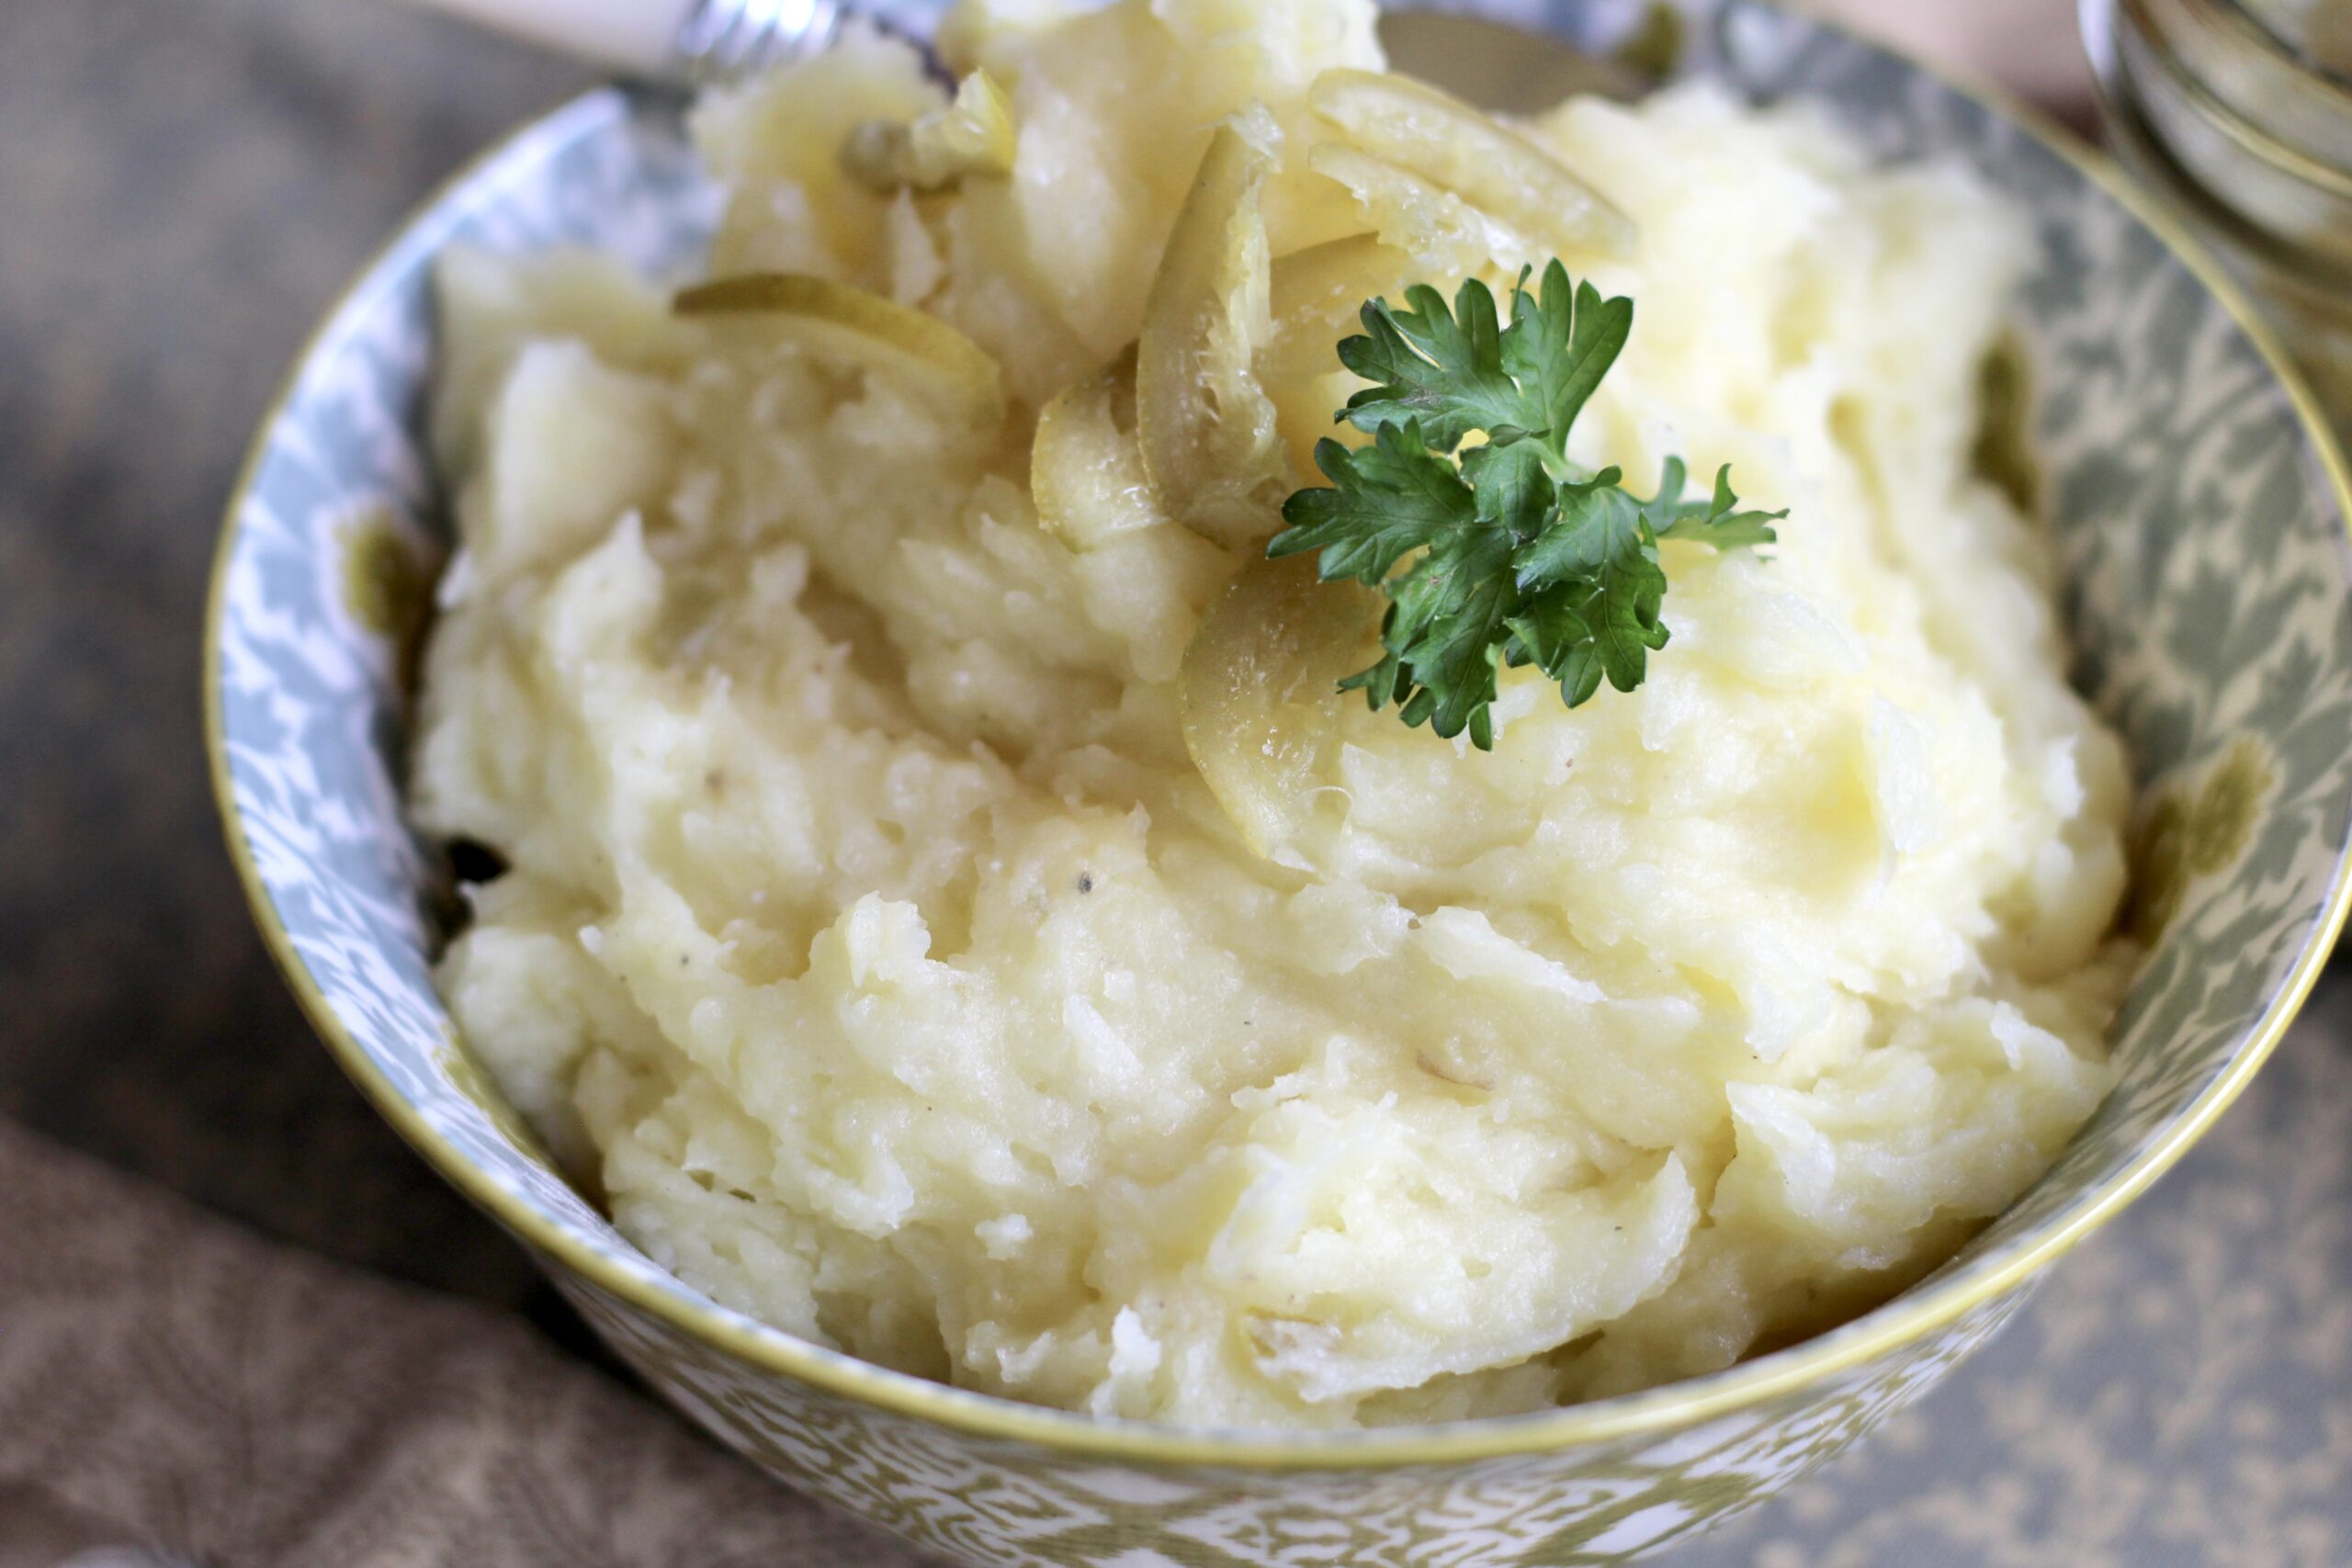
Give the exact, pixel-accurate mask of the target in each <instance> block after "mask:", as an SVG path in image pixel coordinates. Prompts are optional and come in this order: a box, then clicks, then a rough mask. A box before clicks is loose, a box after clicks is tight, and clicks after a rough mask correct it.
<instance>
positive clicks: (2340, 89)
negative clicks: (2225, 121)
mask: <svg viewBox="0 0 2352 1568" xmlns="http://www.w3.org/2000/svg"><path fill="white" fill-rule="evenodd" d="M2204 3H2205V4H2208V5H2210V6H2212V7H2213V9H2214V11H2215V12H2216V13H2217V14H2219V15H2221V16H2222V17H2226V18H2227V19H2228V20H2229V23H2230V25H2231V26H2233V28H2236V29H2238V30H2239V31H2241V32H2243V33H2244V34H2245V36H2246V37H2247V38H2248V39H2249V40H2250V41H2252V42H2253V43H2254V44H2255V45H2256V47H2258V48H2260V49H2262V50H2263V51H2265V52H2267V53H2268V54H2270V55H2273V56H2275V57H2276V58H2278V60H2280V61H2282V62H2285V63H2287V64H2289V65H2290V66H2292V67H2294V68H2295V69H2296V70H2297V71H2299V72H2301V73H2304V74H2305V75H2307V76H2310V77H2311V78H2312V79H2313V80H2314V81H2316V82H2318V83H2319V84H2320V85H2323V86H2324V87H2326V88H2328V89H2329V90H2330V91H2332V92H2335V93H2337V94H2340V95H2342V96H2343V98H2344V100H2345V107H2346V109H2347V110H2352V76H2347V75H2346V74H2345V73H2343V72H2341V71H2339V70H2337V69H2336V68H2335V66H2332V65H2330V64H2328V63H2327V62H2325V61H2323V60H2320V59H2317V58H2315V57H2313V56H2312V55H2311V54H2309V53H2306V52H2305V51H2303V50H2302V49H2301V48H2300V47H2298V46H2297V45H2296V43H2295V40H2294V39H2290V38H2289V37H2287V36H2286V35H2285V34H2283V33H2281V32H2280V31H2279V30H2278V28H2277V27H2275V26H2274V25H2272V23H2270V22H2269V21H2268V20H2267V19H2266V18H2265V17H2263V15H2262V13H2261V12H2259V11H2257V10H2256V9H2254V8H2253V7H2252V6H2248V5H2247V4H2246V3H2245V0H2204Z"/></svg>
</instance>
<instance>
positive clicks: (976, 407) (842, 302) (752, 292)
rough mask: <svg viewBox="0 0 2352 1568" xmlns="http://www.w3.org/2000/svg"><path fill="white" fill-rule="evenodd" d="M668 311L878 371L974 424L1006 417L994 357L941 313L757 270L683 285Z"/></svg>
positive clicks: (827, 283)
mask: <svg viewBox="0 0 2352 1568" xmlns="http://www.w3.org/2000/svg"><path fill="white" fill-rule="evenodd" d="M671 309H673V310H675V311H676V312H677V313H678V314H679V315H681V316H684V317H687V318H690V319H697V320H702V321H709V322H710V323H712V324H713V325H714V326H716V325H719V324H721V323H724V324H725V325H726V326H727V327H728V328H729V330H733V331H740V332H755V333H766V334H771V335H773V337H775V339H777V340H779V341H783V342H789V343H795V344H800V345H801V346H803V347H805V348H807V349H808V350H809V352H811V353H813V354H818V355H824V356H826V357H828V358H831V359H836V360H842V361H846V362H847V363H849V364H852V365H856V366H860V367H865V368H868V369H872V370H877V371H880V372H881V373H883V374H884V375H888V376H893V377H897V378H900V379H902V380H904V381H905V382H907V383H908V384H909V385H910V386H912V387H915V388H917V389H920V390H921V391H922V393H923V394H924V395H926V396H927V397H929V398H930V399H931V400H933V401H935V402H938V403H940V404H941V405H942V406H944V408H946V409H947V410H949V411H950V412H954V413H956V414H958V415H960V416H962V417H963V418H966V419H967V420H969V421H970V422H971V423H975V424H993V423H997V422H998V421H1000V420H1001V419H1002V418H1003V417H1004V386H1003V377H1002V374H1001V371H1000V370H999V368H998V366H997V362H996V360H995V359H994V358H993V357H992V356H991V355H989V352H988V351H987V350H986V349H984V348H982V347H981V346H980V345H979V344H976V343H974V342H973V341H972V340H971V339H970V338H967V337H966V336H965V335H964V334H963V333H959V332H957V331H956V329H955V328H954V327H951V326H949V325H948V324H947V323H946V322H945V321H941V320H940V319H939V318H938V317H936V316H932V315H926V314H925V313H924V312H922V311H921V310H909V309H908V308H907V307H906V306H904V305H900V304H897V303H895V302H893V301H891V300H888V299H883V298H882V297H881V296H880V295H878V294H868V293H867V292H866V291H865V290H864V289H862V288H850V287H848V286H847V285H846V284H840V283H833V282H830V281H828V280H827V279H825V278H821V277H811V276H808V275H806V274H804V273H791V272H753V273H744V274H741V275H740V276H735V277H722V278H718V279H717V280H715V281H713V282H710V283H705V284H699V285H697V286H695V288H688V289H684V290H683V291H681V292H680V293H679V295H678V297H677V298H676V299H674V300H673V301H672V302H671Z"/></svg>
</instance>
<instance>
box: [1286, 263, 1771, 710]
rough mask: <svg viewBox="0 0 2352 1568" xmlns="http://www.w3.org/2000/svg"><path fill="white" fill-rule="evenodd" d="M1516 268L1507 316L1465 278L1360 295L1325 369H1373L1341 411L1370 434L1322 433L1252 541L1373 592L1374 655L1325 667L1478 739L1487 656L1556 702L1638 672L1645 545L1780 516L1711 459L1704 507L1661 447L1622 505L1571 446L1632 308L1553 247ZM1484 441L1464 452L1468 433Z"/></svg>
mask: <svg viewBox="0 0 2352 1568" xmlns="http://www.w3.org/2000/svg"><path fill="white" fill-rule="evenodd" d="M1527 277H1528V275H1527V274H1525V273H1522V274H1521V276H1520V279H1519V282H1518V284H1517V286H1516V287H1514V288H1513V289H1512V292H1511V304H1510V325H1509V326H1508V327H1506V326H1503V325H1502V324H1501V318H1500V315H1499V313H1498V310H1496V306H1495V299H1494V295H1493V293H1492V292H1491V291H1490V290H1489V289H1488V288H1487V286H1486V285H1485V284H1484V283H1482V282H1480V281H1478V280H1477V279H1476V278H1472V279H1470V280H1468V281H1466V282H1464V284H1463V285H1462V286H1461V288H1459V289H1457V290H1456V291H1455V294H1454V299H1453V305H1452V307H1451V308H1449V307H1448V306H1447V304H1446V301H1445V297H1444V296H1443V295H1442V294H1440V293H1439V292H1438V291H1437V290H1436V289H1435V288H1430V286H1429V285H1427V284H1415V285H1414V286H1413V287H1412V288H1408V289H1407V290H1406V291H1405V303H1406V308H1405V309H1404V310H1397V309H1395V308H1393V307H1392V306H1390V305H1389V303H1388V302H1387V301H1386V300H1385V299H1374V300H1372V301H1370V302H1369V303H1367V304H1366V305H1365V306H1364V308H1363V324H1364V333H1363V335H1362V336H1360V337H1351V338H1349V339H1347V340H1346V341H1345V342H1343V343H1341V344H1340V348H1339V353H1340V363H1341V364H1343V365H1345V366H1346V367H1348V368H1349V369H1351V370H1352V371H1354V372H1355V373H1356V374H1357V375H1359V376H1361V377H1363V378H1364V379H1365V380H1367V381H1369V382H1370V383H1372V384H1371V385H1370V386H1368V387H1366V388H1364V389H1363V390H1362V391H1359V392H1358V393H1356V395H1355V396H1354V397H1352V398H1351V399H1350V400H1348V406H1347V407H1346V408H1344V409H1342V410H1341V411H1340V413H1339V416H1338V417H1339V418H1340V420H1342V421H1344V422H1346V423H1352V424H1354V425H1355V426H1356V427H1357V428H1358V429H1361V430H1363V431H1366V432H1368V433H1370V434H1371V435H1372V437H1373V440H1372V444H1371V445H1370V446H1363V447H1360V448H1356V449H1354V450H1352V451H1351V450H1350V449H1349V448H1348V447H1346V446H1341V445H1340V443H1339V442H1336V441H1325V442H1322V443H1321V444H1320V445H1318V446H1317V448H1316V452H1315V462H1316V466H1317V468H1321V469H1322V470H1323V473H1324V476H1325V477H1326V478H1327V479H1329V480H1330V481H1331V483H1330V485H1329V486H1328V487H1318V488H1310V489H1306V490H1302V491H1298V492H1297V493H1295V494H1294V495H1293V496H1292V497H1291V498H1290V500H1289V501H1288V502H1286V503H1285V504H1284V506H1283V523H1284V525H1285V526H1284V528H1283V531H1282V532H1281V533H1279V534H1277V535H1275V536H1274V537H1273V538H1272V540H1271V541H1270V542H1269V543H1268V545H1267V547H1266V553H1267V554H1268V555H1270V556H1275V557H1281V556H1289V555H1298V554H1303V553H1306V552H1307V551H1310V550H1311V551H1315V552H1317V563H1316V566H1317V572H1318V573H1319V574H1320V576H1321V577H1322V578H1323V580H1324V581H1339V580H1340V579H1343V578H1352V579H1354V580H1356V581H1359V582H1363V583H1366V584H1369V585H1371V586H1373V587H1376V588H1379V589H1381V590H1382V591H1383V592H1385V593H1386V594H1387V595H1388V600H1389V605H1388V613H1387V615H1386V617H1385V619H1384V620H1383V622H1382V623H1381V634H1380V637H1381V648H1382V657H1381V659H1380V661H1379V662H1378V663H1376V664H1374V665H1373V666H1372V667H1371V668H1369V669H1366V670H1362V671H1357V672H1356V673H1355V674H1353V675H1351V676H1349V677H1348V678H1347V679H1345V680H1343V681H1341V682H1340V690H1341V691H1362V692H1363V694H1364V695H1365V698H1366V700H1367V701H1368V702H1370V704H1371V705H1372V707H1373V709H1374V711H1375V712H1376V711H1378V710H1379V709H1381V708H1383V707H1386V706H1389V705H1395V706H1396V707H1397V709H1398V713H1399V716H1400V717H1402V718H1403V719H1404V721H1405V722H1406V723H1407V724H1408V725H1419V724H1424V723H1426V724H1428V725H1429V726H1430V728H1432V729H1434V730H1436V731H1437V733H1438V734H1440V735H1442V736H1446V737H1448V738H1451V737H1453V736H1456V735H1459V734H1461V733H1463V731H1464V730H1465V729H1466V730H1467V731H1468V732H1469V734H1470V739H1471V741H1472V743H1473V744H1475V745H1476V746H1477V747H1479V748H1480V749H1481V750H1491V749H1492V747H1493V745H1494V718H1493V712H1492V705H1493V702H1494V699H1495V694H1496V689H1497V686H1496V682H1497V679H1498V676H1497V670H1498V660H1499V661H1500V662H1501V663H1503V664H1508V665H1510V666H1513V667H1518V666H1522V665H1527V664H1533V665H1535V666H1536V667H1538V668H1539V669H1541V670H1542V671H1544V674H1545V675H1546V676H1548V677H1549V678H1550V679H1552V680H1553V681H1555V682H1557V683H1558V684H1559V687H1560V695H1561V697H1562V698H1563V700H1565V701H1566V703H1567V705H1568V706H1570V707H1576V706H1577V705H1581V704H1583V703H1586V702H1589V701H1590V700H1591V698H1592V697H1593V696H1594V694H1597V693H1598V692H1599V691H1600V686H1601V682H1604V681H1606V682H1608V683H1609V684H1610V685H1611V686H1614V687H1615V688H1616V689H1617V690H1619V691H1621V692H1630V691H1632V690H1634V688H1635V687H1636V686H1638V685H1640V684H1641V682H1642V681H1643V679H1644V678H1645V675H1646V674H1647V672H1648V662H1649V656H1650V655H1651V654H1652V653H1655V652H1657V651H1658V650H1659V649H1663V648H1664V647H1665V646H1666V644H1667V628H1666V623H1665V620H1664V617H1663V610H1664V606H1665V603H1666V592H1667V575H1666V570H1665V568H1664V567H1663V566H1662V565H1661V564H1660V562H1659V555H1658V545H1659V542H1660V541H1661V540H1667V539H1675V540H1684V541H1689V542H1692V543H1697V544H1702V545H1708V546H1712V547H1714V548H1716V549H1725V550H1728V549H1741V548H1752V547H1756V546H1759V545H1769V544H1771V543H1773V542H1774V540H1775V538H1776V535H1775V534H1774V532H1773V528H1772V525H1773V524H1774V523H1775V522H1777V521H1778V520H1780V519H1781V518H1783V517H1785V516H1787V515H1788V514H1787V513H1785V512H1772V513H1764V512H1754V511H1747V512H1743V511H1740V510H1739V497H1738V496H1737V495H1736V494H1735V493H1734V492H1733V491H1732V488H1731V469H1730V468H1729V466H1728V465H1726V466H1725V467H1724V468H1722V469H1721V470H1720V471H1718V472H1717V474H1716V475H1715V484H1714V492H1713V496H1712V497H1710V498H1709V499H1707V500H1705V501H1685V500H1684V499H1683V493H1682V492H1683V488H1684V486H1685V484H1686V483H1687V482H1688V479H1689V476H1688V474H1687V472H1686V470H1685V469H1684V467H1683V464H1682V461H1681V459H1680V458H1679V457H1677V458H1668V460H1667V463H1666V466H1665V470H1664V472H1663V473H1662V474H1661V475H1660V476H1659V480H1658V488H1657V494H1656V495H1654V496H1652V497H1651V498H1650V499H1649V500H1647V501H1643V500H1640V499H1639V498H1637V497H1635V496H1634V494H1632V493H1631V492H1630V491H1627V490H1626V489H1625V488H1624V486H1623V478H1624V476H1623V474H1622V473H1620V472H1619V471H1618V470H1617V469H1616V468H1604V469H1602V470H1601V471H1600V473H1598V474H1589V473H1587V472H1585V471H1584V470H1582V469H1580V468H1577V466H1576V465H1574V464H1572V463H1571V462H1569V461H1568V458H1567V440H1568V433H1569V430H1570V429H1571V428H1572V427H1573V425H1574V424H1575V423H1576V419H1577V414H1578V413H1580V412H1583V409H1584V406H1585V404H1586V403H1587V402H1588V401H1589V400H1590V399H1591V397H1592V394H1593V391H1594V390H1595V389H1597V388H1598V387H1599V386H1600V381H1601V378H1602V377H1604V376H1606V375H1607V374H1608V372H1609V368H1610V367H1611V365H1613V364H1614V363H1615V362H1616V359H1617V356H1618V355H1619V354H1620V353H1622V352H1623V349H1624V346H1625V344H1626V341H1627V339H1628V338H1629V337H1630V336H1631V334H1632V332H1633V325H1634V303H1633V301H1632V300H1630V299H1603V298H1602V297H1601V295H1600V291H1599V290H1598V289H1596V288H1593V287H1592V285H1591V284H1589V283H1584V284H1574V283H1572V282H1571V281H1570V279H1569V277H1568V273H1567V268H1566V267H1565V266H1564V265H1561V264H1560V263H1559V262H1557V261H1554V262H1553V263H1551V264H1550V265H1548V266H1546V267H1545V268H1544V276H1543V280H1542V283H1541V285H1540V286H1539V288H1537V289H1536V290H1534V291H1530V290H1529V288H1528V287H1527ZM1476 433H1483V434H1485V436H1486V440H1485V442H1483V443H1482V444H1480V445H1477V446H1472V447H1471V448H1470V449H1469V450H1467V451H1460V452H1459V456H1458V457H1457V456H1456V454H1457V452H1458V451H1459V449H1460V448H1461V446H1462V444H1463V442H1464V440H1465V439H1467V438H1468V437H1469V436H1470V435H1471V434H1476Z"/></svg>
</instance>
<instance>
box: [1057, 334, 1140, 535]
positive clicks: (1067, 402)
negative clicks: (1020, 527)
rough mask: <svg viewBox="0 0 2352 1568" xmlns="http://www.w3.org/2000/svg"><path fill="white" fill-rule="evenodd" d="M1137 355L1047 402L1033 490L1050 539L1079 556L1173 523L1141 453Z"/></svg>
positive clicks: (1074, 384)
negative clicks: (1125, 536)
mask: <svg viewBox="0 0 2352 1568" xmlns="http://www.w3.org/2000/svg"><path fill="white" fill-rule="evenodd" d="M1135 387H1136V356H1135V354H1134V352H1133V351H1132V350H1131V351H1129V352H1128V353H1126V354H1123V355H1120V356H1119V357H1118V358H1117V359H1116V360H1114V361H1113V362H1112V363H1111V364H1109V365H1106V366H1104V367H1103V368H1102V369H1101V370H1098V371H1096V372H1095V373H1094V374H1093V375H1091V376H1089V377H1087V378H1085V379H1084V380H1082V381H1075V382H1072V383H1071V384H1070V385H1069V386H1068V387H1065V388H1063V389H1061V390H1060V391H1058V392H1057V393H1055V394H1054V396H1053V397H1052V398H1050V399H1048V400H1046V406H1045V408H1044V410H1043V411H1042V412H1039V414H1038V415H1037V435H1036V439H1035V443H1034V444H1033V445H1032V446H1031V447H1030V449H1029V489H1030V491H1031V493H1032V494H1033V495H1034V496H1035V500H1036V503H1037V519H1038V521H1039V522H1041V523H1043V524H1044V525H1046V532H1047V533H1049V534H1051V535H1053V536H1055V537H1056V538H1057V539H1059V540H1061V542H1062V543H1063V544H1065V545H1068V546H1069V547H1070V548H1071V549H1074V550H1080V551H1084V550H1093V549H1099V548H1101V547H1103V545H1105V544H1107V543H1109V542H1110V541H1111V540H1113V539H1115V538H1117V537H1118V536H1121V535H1123V534H1132V533H1135V532H1136V531H1137V530H1138V529H1143V528H1148V527H1150V526H1151V525H1153V524H1155V523H1162V522H1165V521H1167V513H1164V512H1162V511H1161V510H1160V508H1159V502H1158V501H1157V500H1156V499H1155V498H1154V497H1153V495H1152V491H1151V480H1150V478H1149V476H1148V475H1147V474H1146V473H1145V472H1144V467H1143V453H1142V452H1141V451H1140V450H1139V449H1138V448H1137V447H1136V434H1135V432H1136V391H1135Z"/></svg>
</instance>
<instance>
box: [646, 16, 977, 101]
mask: <svg viewBox="0 0 2352 1568" xmlns="http://www.w3.org/2000/svg"><path fill="white" fill-rule="evenodd" d="M945 9H946V6H945V5H944V3H942V0H891V3H887V4H876V3H875V0H857V3H856V4H854V5H843V4H841V3H840V0H695V3H694V6H693V9H691V10H690V11H688V12H687V13H686V19H685V21H684V23H683V24H681V26H680V27H679V28H678V39H677V45H676V48H675V51H674V58H675V61H676V70H677V72H678V73H679V74H681V75H684V76H685V77H687V78H689V79H691V80H694V81H696V82H707V81H714V80H722V79H724V78H727V77H730V76H741V75H745V74H748V73H752V72H757V71H764V70H767V69H769V68H771V67H773V66H777V65H788V64H791V63H793V62H796V61H801V60H806V59H808V58H809V56H810V55H812V54H815V53H818V52H819V51H821V50H824V49H826V48H828V47H830V46H831V43H832V42H833V40H834V39H836V38H838V37H840V36H841V30H842V25H843V24H844V23H845V22H847V21H848V20H849V19H850V18H851V17H858V18H860V19H863V20H865V21H869V22H873V23H875V24H876V25H877V26H880V27H883V28H888V30H890V31H892V32H896V33H899V34H900V35H901V36H903V37H907V38H910V39H918V40H927V39H929V38H930V36H931V32H932V29H933V27H934V26H935V25H936V24H937V23H938V20H939V17H940V14H941V13H942V12H943V11H944V10H945Z"/></svg>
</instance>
